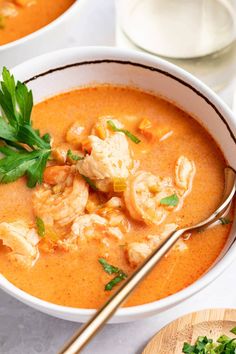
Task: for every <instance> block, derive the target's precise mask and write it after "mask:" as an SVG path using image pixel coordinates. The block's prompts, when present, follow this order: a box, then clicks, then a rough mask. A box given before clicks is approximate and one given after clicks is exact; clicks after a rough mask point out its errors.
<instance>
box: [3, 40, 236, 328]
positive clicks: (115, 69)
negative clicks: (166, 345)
mask: <svg viewBox="0 0 236 354" xmlns="http://www.w3.org/2000/svg"><path fill="white" fill-rule="evenodd" d="M12 72H13V73H14V75H15V77H16V78H17V79H19V80H21V81H24V82H26V83H27V85H28V86H29V87H30V88H31V89H32V90H33V93H34V99H35V103H37V102H40V101H42V100H44V99H45V98H48V97H50V96H54V95H57V94H59V93H62V92H66V91H70V90H72V89H74V88H78V87H83V86H87V85H94V84H104V83H108V84H115V85H125V86H130V87H135V88H138V89H140V90H143V91H146V92H151V93H152V94H155V95H160V96H162V97H164V98H166V99H167V100H169V101H170V102H173V103H175V104H176V105H177V106H178V107H180V108H182V109H183V110H184V111H186V112H188V113H189V114H190V115H192V116H193V117H194V118H195V119H197V120H198V121H199V122H200V123H201V124H202V125H203V126H204V127H205V128H206V129H207V130H208V132H209V133H210V134H211V135H212V136H213V137H214V139H215V141H216V142H217V143H218V145H219V146H220V147H221V149H222V151H223V152H224V155H225V158H226V159H227V161H228V163H229V164H230V165H231V166H233V167H234V168H236V159H235V156H236V138H235V133H236V123H235V121H234V118H233V115H232V112H231V111H230V110H229V108H228V107H227V106H226V104H225V103H224V102H223V101H221V100H220V98H219V97H218V96H216V94H215V93H214V92H212V91H211V90H210V89H209V88H208V87H206V86H205V85H204V84H202V83H201V82H200V81H198V80H197V79H196V78H194V77H193V76H191V75H190V74H188V73H187V72H185V71H183V70H182V69H180V68H178V67H176V66H174V65H172V64H170V63H168V62H166V61H163V60H161V59H157V58H155V57H153V56H151V55H146V54H142V53H137V52H132V51H126V50H118V49H114V48H105V47H89V48H72V49H66V50H62V51H58V52H54V53H50V54H47V55H44V56H41V57H37V58H34V59H32V60H30V61H27V62H25V63H23V64H21V65H19V66H17V67H15V68H14V69H13V70H12ZM235 241H236V240H235V222H234V224H233V226H232V230H231V233H230V236H229V239H228V242H227V244H226V246H225V248H224V249H223V251H222V252H221V254H220V256H219V257H218V259H217V260H216V261H215V263H214V264H213V265H212V267H211V268H210V269H209V270H208V271H207V272H206V273H205V274H204V275H203V276H201V278H200V279H198V280H197V281H196V282H195V283H194V284H192V285H190V286H188V287H187V288H185V289H184V290H182V291H180V292H178V293H176V294H174V295H171V296H169V297H167V298H164V299H162V300H159V301H155V302H152V303H148V304H144V305H140V306H133V307H126V308H121V309H119V310H118V311H117V312H116V314H115V315H114V316H113V318H112V319H111V321H110V322H113V323H115V322H127V321H131V320H136V319H139V318H142V317H145V316H150V315H154V314H157V313H160V312H162V311H164V310H166V309H168V308H171V307H173V306H175V305H176V304H178V303H180V302H183V301H184V300H185V299H187V298H189V297H190V296H192V295H193V294H195V293H196V292H198V291H200V290H201V289H203V288H204V287H205V286H206V285H208V284H210V283H211V282H212V281H213V280H214V279H215V278H216V277H218V276H219V275H220V274H221V273H222V272H223V271H224V270H225V269H226V268H227V267H228V266H229V265H230V264H231V262H232V261H233V260H234V259H235V258H236V242H235ZM0 287H1V288H2V289H3V290H4V291H6V292H7V293H9V294H11V295H12V296H14V297H15V298H17V299H18V300H20V301H22V302H24V303H25V304H28V305H29V306H32V307H34V308H35V309H38V310H40V311H42V312H45V313H47V314H49V315H52V316H55V317H59V318H62V319H66V320H70V321H77V322H84V321H87V320H88V318H89V317H90V316H91V315H92V314H93V313H94V311H95V310H91V309H82V308H71V307H66V306H60V305H56V304H53V303H49V302H46V301H43V300H41V299H38V298H36V297H33V296H31V295H29V294H27V293H26V292H24V291H22V290H20V289H18V288H17V287H16V286H14V285H13V284H12V283H10V282H9V281H8V280H7V279H6V278H4V277H3V276H0Z"/></svg>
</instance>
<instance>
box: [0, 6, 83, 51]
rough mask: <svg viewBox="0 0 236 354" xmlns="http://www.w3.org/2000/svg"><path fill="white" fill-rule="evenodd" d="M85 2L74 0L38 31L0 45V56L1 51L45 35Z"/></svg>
mask: <svg viewBox="0 0 236 354" xmlns="http://www.w3.org/2000/svg"><path fill="white" fill-rule="evenodd" d="M85 1H86V0H75V2H74V3H73V4H72V5H71V6H70V7H68V9H67V10H66V11H64V12H63V13H62V14H61V15H60V16H58V17H57V18H55V20H53V21H52V22H49V23H48V24H47V25H46V26H43V27H41V28H39V29H38V30H36V31H34V32H32V33H29V34H27V35H26V36H24V37H21V38H18V39H16V40H15V41H12V42H9V43H6V44H3V45H0V54H1V51H7V50H8V49H12V48H14V47H17V46H18V45H21V44H25V43H26V42H27V41H31V40H34V39H36V38H37V37H39V36H40V35H42V34H44V33H46V32H47V31H50V30H53V29H54V28H55V27H57V26H58V25H60V24H61V23H63V22H64V21H65V20H66V19H67V18H69V16H70V15H71V14H72V13H73V12H74V11H76V9H77V8H78V7H79V6H81V3H83V2H85Z"/></svg>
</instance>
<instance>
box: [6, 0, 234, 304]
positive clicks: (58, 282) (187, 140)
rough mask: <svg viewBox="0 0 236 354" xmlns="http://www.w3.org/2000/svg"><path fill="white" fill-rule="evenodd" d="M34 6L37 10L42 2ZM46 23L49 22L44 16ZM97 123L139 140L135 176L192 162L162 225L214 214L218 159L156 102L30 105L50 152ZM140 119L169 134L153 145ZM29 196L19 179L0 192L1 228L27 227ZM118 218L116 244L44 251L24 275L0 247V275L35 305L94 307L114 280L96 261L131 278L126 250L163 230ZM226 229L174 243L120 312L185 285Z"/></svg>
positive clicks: (212, 256) (109, 98) (138, 95)
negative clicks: (122, 226)
mask: <svg viewBox="0 0 236 354" xmlns="http://www.w3.org/2000/svg"><path fill="white" fill-rule="evenodd" d="M39 3H40V4H42V6H43V4H44V3H45V1H44V0H40V1H39ZM53 3H54V2H53ZM56 3H57V5H52V7H53V8H54V7H55V9H54V10H55V12H54V11H53V10H52V9H50V11H49V10H48V11H49V12H50V16H51V15H52V14H51V12H54V14H55V13H57V15H58V14H59V12H62V11H64V10H65V4H67V5H69V3H71V1H70V2H68V1H56V2H55V4H56ZM45 18H49V13H48V16H46V15H45ZM50 18H51V17H50ZM26 19H27V16H26ZM40 21H41V20H40ZM32 22H33V18H32ZM36 22H37V21H36ZM103 116H105V117H106V116H109V117H115V118H116V119H117V120H118V121H119V122H121V123H122V124H123V126H124V127H125V129H127V130H129V131H130V132H132V133H133V134H134V135H135V136H137V137H138V138H139V139H140V140H141V142H140V143H139V144H135V143H134V142H133V141H131V140H130V139H128V138H127V140H128V144H129V147H130V149H131V151H132V156H133V157H134V158H135V160H137V161H139V164H140V165H139V167H138V170H140V171H147V172H151V173H152V174H154V175H156V176H160V177H162V178H164V177H170V178H172V179H173V180H174V179H175V168H176V161H177V160H178V159H179V157H180V156H182V155H184V156H186V157H187V158H188V159H189V160H191V161H193V162H194V164H195V168H196V172H195V175H194V178H193V182H192V188H191V190H190V192H189V193H188V195H187V196H186V197H185V199H184V202H183V205H182V207H181V208H179V210H175V209H174V210H171V211H170V212H169V213H168V215H167V217H166V219H165V221H164V224H171V223H176V224H178V226H179V227H182V226H186V225H191V224H195V223H197V222H199V221H200V220H202V219H204V218H206V217H207V216H208V215H210V214H211V213H212V212H213V211H214V210H215V209H216V207H217V206H218V204H219V203H220V201H221V198H222V193H223V187H224V167H225V166H226V161H225V159H224V156H223V154H222V152H221V151H220V149H219V148H218V146H217V145H216V143H215V142H214V140H213V139H212V138H211V136H210V135H209V134H208V133H207V131H206V130H205V129H204V128H203V127H202V126H201V125H200V124H199V123H198V122H197V121H196V120H195V119H193V118H192V117H191V116H189V115H188V114H187V113H185V112H183V111H182V110H180V109H179V108H177V107H176V106H175V105H174V104H172V103H169V102H167V101H165V100H163V99H162V98H159V97H155V96H152V95H151V94H147V93H144V92H140V91H137V90H135V89H131V88H125V87H113V86H105V85H104V86H97V87H88V88H82V89H78V90H75V91H72V92H68V93H65V94H61V95H59V96H56V97H53V98H50V99H48V100H46V101H44V102H42V103H39V104H37V105H36V106H35V107H34V109H33V125H34V127H35V128H38V129H40V132H41V133H48V132H49V133H50V135H51V136H52V137H53V144H54V145H55V146H57V145H60V144H62V143H65V137H66V134H67V132H68V130H69V129H70V127H71V125H72V124H73V123H74V122H79V123H80V124H81V126H83V127H85V132H86V134H89V132H90V131H91V129H92V127H93V126H94V124H96V122H97V121H98V118H99V117H103ZM144 118H145V119H148V120H149V121H150V122H151V123H152V124H153V125H154V127H155V128H154V131H155V129H156V130H157V131H158V129H159V128H160V127H162V129H164V130H166V131H167V132H171V133H169V134H167V135H166V136H165V137H164V139H154V140H152V139H151V138H150V137H149V136H148V135H147V136H145V135H143V134H142V133H141V132H140V130H139V129H138V127H139V124H140V122H141V121H142V120H143V119H144ZM203 118H204V117H203ZM90 192H91V193H92V191H91V190H90ZM32 193H34V191H33V190H32V189H29V188H27V186H26V183H25V179H24V178H21V179H20V180H18V181H16V182H14V183H11V184H8V185H0V194H1V202H0V219H1V220H2V221H6V222H12V221H15V220H19V219H23V220H25V221H26V222H27V223H31V224H33V223H34V222H35V213H34V210H33V205H32ZM117 195H119V193H118V194H117ZM124 214H125V217H126V219H127V220H128V223H129V226H130V229H129V231H128V232H127V233H125V234H124V236H123V238H122V239H121V240H120V239H116V238H115V237H110V238H109V237H106V238H105V239H106V240H107V238H108V243H107V242H106V241H101V238H100V236H99V235H98V237H94V238H93V237H91V238H90V239H88V240H86V241H85V242H82V241H81V242H80V243H79V247H78V250H76V251H73V252H70V251H69V252H66V251H65V250H61V249H56V250H53V251H52V252H45V249H43V248H42V250H41V249H40V257H39V259H38V260H37V262H36V263H35V265H34V266H33V267H30V268H25V269H24V268H22V267H20V266H19V264H17V263H14V262H12V261H11V260H10V259H9V257H8V251H9V250H7V249H6V248H5V247H3V246H1V247H0V271H1V273H2V274H3V275H4V276H6V278H7V279H9V280H10V281H11V282H12V283H13V284H15V285H16V286H17V287H19V288H20V289H22V290H24V291H26V292H27V293H29V294H32V295H34V296H36V297H38V298H40V299H43V300H47V301H49V302H52V303H56V304H60V305H66V306H72V307H80V308H97V307H99V306H100V305H102V304H103V303H104V301H105V300H107V298H108V297H109V296H110V295H111V291H106V290H104V286H105V284H107V283H108V282H109V281H110V280H111V279H112V278H113V276H114V275H109V274H107V273H106V272H105V271H104V270H103V268H102V266H101V264H99V262H98V260H99V259H100V258H101V257H102V258H105V259H106V261H107V262H108V263H109V264H112V265H114V266H116V267H119V268H120V269H122V270H123V271H124V272H125V273H126V274H127V275H128V274H131V273H132V271H133V270H134V266H133V264H131V263H132V262H131V263H130V262H129V259H128V258H127V245H129V244H131V243H133V242H141V243H142V242H146V240H147V239H148V237H149V236H150V235H158V234H160V232H161V228H162V227H163V223H162V224H159V225H147V224H146V223H144V222H142V221H138V220H135V219H134V218H132V217H131V215H130V212H129V211H127V210H125V211H124ZM229 230H230V224H229V225H221V224H219V225H218V226H216V227H213V228H211V229H209V230H206V231H202V232H198V233H192V234H191V235H187V237H186V240H181V243H180V244H179V247H174V248H173V250H171V251H170V252H169V253H168V255H167V256H166V257H164V258H163V259H162V261H161V262H160V263H159V265H157V266H156V267H155V269H154V270H153V271H152V272H151V274H150V275H149V276H148V277H147V278H146V279H145V280H144V281H143V282H142V283H141V284H140V286H139V287H138V288H137V289H136V290H135V292H134V293H133V294H132V296H130V298H129V299H128V300H127V302H126V304H125V306H134V305H140V304H144V303H149V302H152V301H156V300H159V299H162V298H164V297H167V296H169V295H171V294H174V293H176V292H178V291H180V290H182V289H184V288H185V287H187V286H188V285H190V284H192V283H193V282H194V281H196V280H197V279H198V278H199V277H201V276H202V275H203V274H204V273H205V272H206V271H207V270H208V268H209V267H210V266H211V265H212V264H213V263H214V261H215V260H216V259H217V257H218V256H219V254H220V252H221V251H222V249H223V247H224V245H225V243H226V241H227V237H228V234H229ZM93 232H94V230H93ZM95 233H96V232H95ZM97 233H98V234H99V231H98V232H97ZM39 248H40V246H39Z"/></svg>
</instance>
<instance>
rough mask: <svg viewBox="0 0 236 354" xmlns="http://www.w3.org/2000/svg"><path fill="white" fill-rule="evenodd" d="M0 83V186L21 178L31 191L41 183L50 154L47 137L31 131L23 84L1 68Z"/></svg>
mask: <svg viewBox="0 0 236 354" xmlns="http://www.w3.org/2000/svg"><path fill="white" fill-rule="evenodd" d="M2 79H3V81H1V83H0V139H1V142H2V143H3V144H2V146H1V147H0V152H1V153H2V154H3V155H4V157H3V158H2V159H0V183H10V182H14V181H16V180H17V179H18V178H20V177H22V176H26V177H27V185H28V187H30V188H32V187H34V186H35V185H36V184H37V183H42V179H43V172H44V169H45V167H46V163H47V160H48V159H49V156H50V153H51V146H50V136H49V135H48V134H45V135H43V136H40V132H39V131H38V130H35V129H33V127H32V121H31V112H32V107H33V95H32V91H29V90H28V88H27V87H26V85H25V84H23V83H21V82H19V81H18V82H17V83H15V79H14V77H13V76H12V75H11V74H10V72H9V71H8V70H7V69H6V68H3V71H2Z"/></svg>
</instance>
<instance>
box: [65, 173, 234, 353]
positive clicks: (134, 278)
mask: <svg viewBox="0 0 236 354" xmlns="http://www.w3.org/2000/svg"><path fill="white" fill-rule="evenodd" d="M235 190H236V172H235V171H234V170H233V169H232V168H231V167H226V168H225V190H224V196H223V201H222V203H221V205H220V206H219V207H218V209H216V211H215V212H214V213H213V214H212V215H211V216H209V218H207V219H205V220H204V221H202V222H200V223H199V224H197V225H194V226H190V227H185V228H183V229H179V230H177V231H174V232H173V233H172V234H171V235H170V236H169V237H168V238H167V239H166V240H164V241H163V242H162V243H161V245H160V246H158V248H157V249H156V250H155V251H154V252H153V253H152V254H151V255H150V256H149V257H148V258H147V259H146V260H145V262H144V263H143V264H142V265H141V266H140V267H139V268H137V270H136V271H135V272H134V273H133V274H132V275H131V276H130V277H129V278H128V279H127V280H126V281H125V282H124V283H123V285H122V286H121V287H120V288H119V289H118V290H117V291H116V292H115V293H114V295H113V296H112V297H111V298H110V299H109V300H108V301H107V302H106V303H105V304H104V305H103V306H102V307H101V308H100V309H99V310H98V311H97V312H96V313H95V315H94V316H92V318H91V319H90V320H89V321H88V322H87V323H86V324H85V325H84V326H82V327H81V328H80V329H79V331H78V332H77V333H76V334H75V335H74V336H73V337H72V338H71V339H70V341H69V342H68V343H67V344H66V345H65V346H64V348H63V349H61V351H60V352H59V354H75V353H79V352H80V351H81V350H82V349H83V347H84V346H85V345H86V344H87V343H88V342H89V341H90V339H91V338H92V337H93V336H94V335H95V334H96V333H97V331H98V330H99V329H100V328H101V327H102V326H103V325H104V324H105V323H106V322H107V321H108V320H109V318H110V317H111V316H112V315H113V314H114V312H115V311H116V310H117V308H118V307H119V306H120V305H121V304H122V303H123V301H124V300H125V299H126V298H127V296H128V295H130V293H131V292H132V291H133V290H134V288H135V287H136V286H137V285H138V284H139V283H140V281H141V280H142V279H143V278H144V277H145V276H146V275H147V274H148V273H149V272H150V271H151V270H152V269H153V268H154V267H155V266H156V265H157V263H158V262H159V261H160V260H161V258H162V257H163V256H164V255H165V254H166V253H167V252H168V251H169V250H170V248H171V247H173V245H174V244H175V243H176V242H177V241H178V239H179V238H180V236H181V235H183V233H185V232H189V231H196V230H202V229H203V228H204V229H205V228H207V227H209V226H210V225H212V224H213V223H214V222H216V221H217V220H218V219H219V218H220V217H221V216H222V215H224V213H225V212H226V211H227V210H228V208H229V206H230V204H231V202H232V199H233V197H234V194H235Z"/></svg>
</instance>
